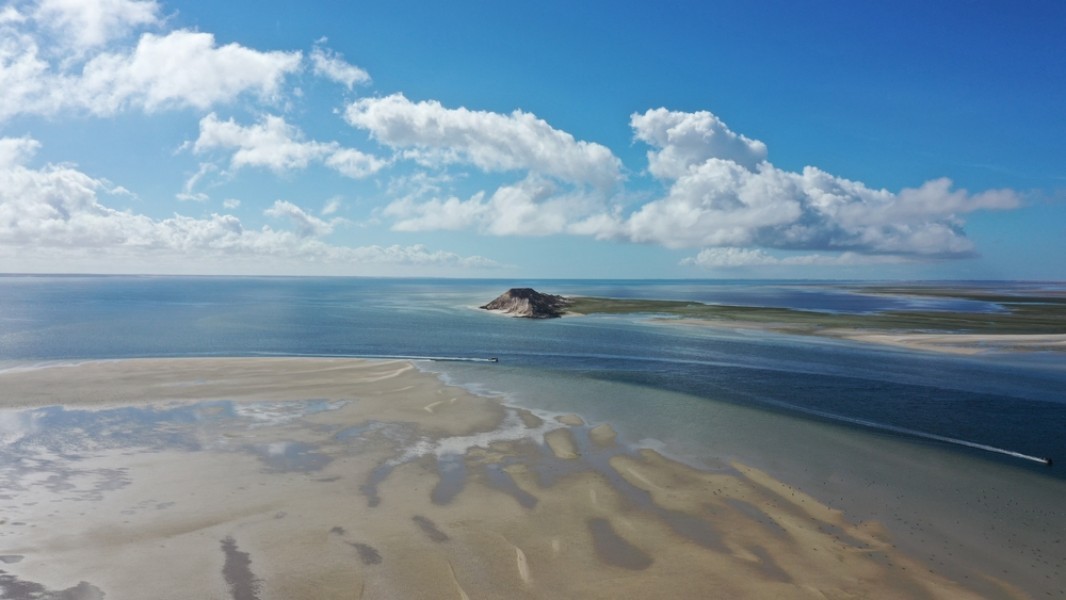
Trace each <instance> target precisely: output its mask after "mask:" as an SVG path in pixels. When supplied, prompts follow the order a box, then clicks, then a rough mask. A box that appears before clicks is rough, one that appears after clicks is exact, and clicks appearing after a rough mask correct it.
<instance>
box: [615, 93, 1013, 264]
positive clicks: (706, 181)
mask: <svg viewBox="0 0 1066 600" xmlns="http://www.w3.org/2000/svg"><path fill="white" fill-rule="evenodd" d="M664 123H667V124H669V123H675V124H685V128H684V130H685V132H686V133H684V134H680V133H678V134H676V135H675V134H671V133H670V132H671V128H670V127H666V126H665V125H664ZM693 123H697V124H702V125H699V126H697V125H693ZM633 124H634V127H635V128H637V130H638V137H639V138H640V139H643V140H645V141H648V142H649V143H651V144H652V145H653V147H655V148H656V150H653V151H652V152H649V161H650V163H651V165H652V166H651V167H649V168H650V170H652V171H653V173H654V174H655V175H656V176H658V177H660V178H663V179H667V180H669V181H670V187H669V189H668V190H667V192H666V195H665V196H664V197H662V198H659V199H657V200H653V201H651V202H648V203H646V204H644V205H643V206H641V207H640V208H638V209H637V210H635V211H634V212H633V213H632V214H630V215H629V216H628V217H625V218H622V217H614V218H603V219H601V220H600V221H599V229H598V230H597V231H595V234H596V235H599V236H600V237H613V238H621V239H628V240H631V241H635V242H643V243H655V244H662V245H665V246H667V247H672V248H682V247H699V246H721V247H740V246H755V247H762V248H779V249H786V250H824V251H834V252H848V251H851V252H857V253H863V254H871V255H887V254H892V255H899V256H921V257H962V256H968V255H971V254H972V253H973V252H974V245H973V243H972V242H971V241H970V240H969V239H967V238H966V236H965V234H964V232H963V230H962V225H963V220H962V215H965V214H967V213H970V212H973V211H977V210H1005V209H1010V208H1014V207H1016V206H1018V204H1019V198H1018V196H1017V194H1015V193H1014V192H1011V191H1009V190H993V191H988V192H984V193H979V194H969V193H967V192H966V191H965V190H953V189H952V188H951V181H950V180H947V179H937V180H933V181H929V182H926V183H925V184H923V185H921V186H920V187H918V188H914V189H904V190H902V191H900V192H899V193H892V192H890V191H888V190H884V189H872V188H868V187H866V186H865V185H864V184H863V183H861V182H857V181H851V180H847V179H844V178H840V177H836V176H833V175H830V174H828V173H826V172H824V171H821V170H819V169H817V168H815V167H806V168H805V169H804V170H803V171H802V172H801V173H796V172H791V171H785V170H782V169H778V168H777V167H775V166H773V165H772V164H770V163H769V162H766V161H765V160H758V161H756V159H758V158H759V157H760V156H763V155H764V154H765V152H764V148H765V147H763V146H762V145H761V144H759V143H757V142H752V141H751V140H747V138H743V136H738V135H736V134H733V133H732V132H731V131H729V130H728V128H726V127H725V125H724V124H723V123H721V121H720V120H718V119H717V118H715V117H713V115H710V114H709V113H695V114H694V115H692V118H685V117H684V116H683V114H680V113H669V112H665V111H662V110H661V109H660V110H655V111H648V113H645V115H643V116H640V115H637V116H634V118H633ZM653 124H654V126H652V125H653ZM678 126H679V125H677V126H675V129H676V127H678ZM693 131H695V132H697V133H699V132H707V131H713V132H714V133H713V135H710V136H704V137H703V138H701V136H700V135H695V134H693V133H692V132H693ZM723 132H724V133H725V134H728V135H724V134H723ZM700 139H703V140H704V141H703V146H700V142H699V140H700ZM723 140H725V141H724V142H723ZM745 148H747V150H745ZM760 148H762V149H763V150H760ZM733 256H736V255H733Z"/></svg>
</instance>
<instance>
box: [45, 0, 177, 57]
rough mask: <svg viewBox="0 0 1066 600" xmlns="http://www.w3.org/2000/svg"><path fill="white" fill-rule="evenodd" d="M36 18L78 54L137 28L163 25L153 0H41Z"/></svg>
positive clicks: (157, 5)
mask: <svg viewBox="0 0 1066 600" xmlns="http://www.w3.org/2000/svg"><path fill="white" fill-rule="evenodd" d="M33 16H34V19H36V20H37V21H38V22H39V23H41V24H42V25H43V26H44V27H45V28H47V29H49V30H51V32H52V33H53V34H54V35H55V37H56V39H58V40H60V43H61V44H64V45H69V46H70V47H71V48H72V49H73V50H75V51H82V50H87V49H90V48H95V47H97V46H102V45H104V44H106V43H107V42H108V41H110V40H112V39H114V38H116V37H121V36H123V35H126V34H127V33H129V32H130V31H132V30H133V29H134V28H136V27H141V26H145V25H157V24H159V22H160V19H159V4H157V3H156V2H155V1H154V0H40V1H39V2H38V3H37V6H36V7H35V8H34V10H33Z"/></svg>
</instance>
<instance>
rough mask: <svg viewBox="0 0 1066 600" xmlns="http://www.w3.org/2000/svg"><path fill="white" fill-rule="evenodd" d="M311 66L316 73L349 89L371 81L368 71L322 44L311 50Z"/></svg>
mask: <svg viewBox="0 0 1066 600" xmlns="http://www.w3.org/2000/svg"><path fill="white" fill-rule="evenodd" d="M311 68H312V71H313V72H314V74H315V75H318V76H320V77H325V78H326V79H331V80H333V81H336V82H337V83H340V84H343V85H344V86H346V87H347V88H348V89H349V90H350V89H352V88H353V87H354V86H355V85H357V84H361V83H369V82H370V75H369V74H367V72H366V71H364V70H363V69H360V68H359V67H357V66H355V65H352V64H349V63H347V62H346V61H345V60H344V57H343V56H341V55H340V54H338V53H336V52H333V51H332V50H329V49H327V48H322V47H321V46H315V48H314V49H313V50H311Z"/></svg>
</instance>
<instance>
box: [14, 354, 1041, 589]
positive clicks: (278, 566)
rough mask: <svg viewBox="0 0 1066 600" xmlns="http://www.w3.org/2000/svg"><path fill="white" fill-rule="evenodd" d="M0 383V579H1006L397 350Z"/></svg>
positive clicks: (758, 478) (301, 582)
mask: <svg viewBox="0 0 1066 600" xmlns="http://www.w3.org/2000/svg"><path fill="white" fill-rule="evenodd" d="M0 389H2V390H3V396H2V397H3V403H2V405H0V442H2V443H3V445H2V446H0V451H2V454H0V515H2V516H0V554H2V555H3V560H2V564H0V596H2V597H12V598H23V597H24V598H37V597H77V598H104V597H106V598H234V599H237V598H240V599H259V600H265V599H274V598H278V599H280V598H287V599H303V598H316V599H326V598H457V599H461V598H471V599H475V598H623V597H627V598H643V597H656V598H981V597H1003V598H1021V597H1025V595H1024V594H1023V593H1022V592H1020V591H1019V590H1017V589H1016V588H1014V587H1013V586H1012V585H1011V584H1009V583H1007V582H1005V581H1002V580H1000V579H998V578H997V577H996V575H995V574H994V573H981V572H976V571H975V572H972V573H968V574H966V581H961V580H959V579H957V578H956V579H952V578H948V577H947V576H945V575H944V574H941V573H939V572H936V571H935V570H934V569H932V568H930V565H927V564H925V563H923V562H922V561H920V560H918V559H916V558H914V557H912V556H909V555H907V554H905V553H903V552H902V551H900V550H899V549H897V548H896V547H895V545H894V544H893V541H892V538H891V534H890V533H889V532H888V531H886V530H885V528H884V527H882V526H880V525H878V524H877V523H874V522H853V521H852V520H850V519H849V518H848V516H847V515H845V514H843V513H841V512H840V511H839V510H837V509H833V508H831V507H829V506H826V505H824V504H822V503H821V502H819V501H818V500H817V499H815V498H813V497H811V496H809V495H807V494H805V493H804V492H803V491H802V490H799V489H796V488H794V487H791V486H788V485H786V484H784V483H782V482H780V481H777V480H775V479H774V478H773V477H772V476H770V475H769V474H767V473H765V472H763V471H760V470H758V469H755V468H753V467H751V466H748V465H745V464H742V463H740V462H733V463H732V464H731V465H729V466H728V468H725V469H719V470H716V471H713V472H711V471H703V470H700V469H697V468H694V467H692V466H688V465H685V464H682V463H680V462H677V461H675V460H672V459H670V458H668V457H666V456H664V455H663V454H661V453H659V452H655V451H653V450H650V449H647V448H639V447H635V446H632V445H627V444H626V443H625V441H624V440H622V439H620V437H619V436H616V434H615V433H614V431H613V430H612V429H611V428H610V426H609V425H608V424H605V423H590V422H589V420H588V419H586V418H581V417H580V416H577V415H573V416H565V415H562V414H558V415H556V414H547V413H538V412H537V411H532V410H528V409H522V408H518V407H514V406H509V405H507V404H506V403H505V402H504V401H503V400H502V399H500V398H489V397H483V396H478V395H474V394H472V393H470V392H468V391H466V390H465V389H461V388H456V387H449V386H447V385H445V384H443V383H442V382H441V381H440V380H439V379H438V378H437V377H436V376H434V375H432V374H429V373H425V372H422V371H420V370H418V369H417V368H416V365H414V364H412V363H411V362H408V361H399V360H389V361H386V360H377V361H371V360H357V359H325V358H314V359H312V358H269V359H267V358H248V359H245V358H232V359H216V358H211V359H166V360H160V359H135V360H121V361H92V362H84V363H80V364H67V365H41V366H36V367H32V368H19V369H11V370H7V371H4V372H0Z"/></svg>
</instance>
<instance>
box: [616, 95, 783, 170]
mask: <svg viewBox="0 0 1066 600" xmlns="http://www.w3.org/2000/svg"><path fill="white" fill-rule="evenodd" d="M629 124H630V126H631V127H632V128H633V132H634V134H635V135H636V138H637V139H638V140H641V141H643V142H646V143H648V144H649V145H651V146H653V147H655V148H657V150H651V151H649V152H648V171H649V172H650V173H651V174H652V175H655V176H656V177H659V178H666V179H676V178H678V177H681V176H682V175H684V174H685V172H686V171H688V169H689V167H691V166H693V165H699V164H702V163H703V162H704V161H706V160H707V159H709V158H720V159H725V160H729V161H732V162H735V163H737V164H739V165H741V166H743V167H745V168H748V169H753V168H755V167H756V166H757V165H758V164H759V163H761V162H762V161H764V160H766V144H763V143H762V142H760V141H758V140H753V139H750V138H747V137H745V136H743V135H740V134H737V133H734V132H733V131H732V130H731V129H729V127H727V126H726V124H725V123H723V122H722V120H721V119H719V118H718V117H716V116H715V115H713V114H711V113H709V112H707V111H699V112H694V113H687V112H677V111H670V110H666V109H665V108H657V109H654V110H649V111H647V112H645V113H644V114H638V113H634V114H632V115H630V118H629Z"/></svg>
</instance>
